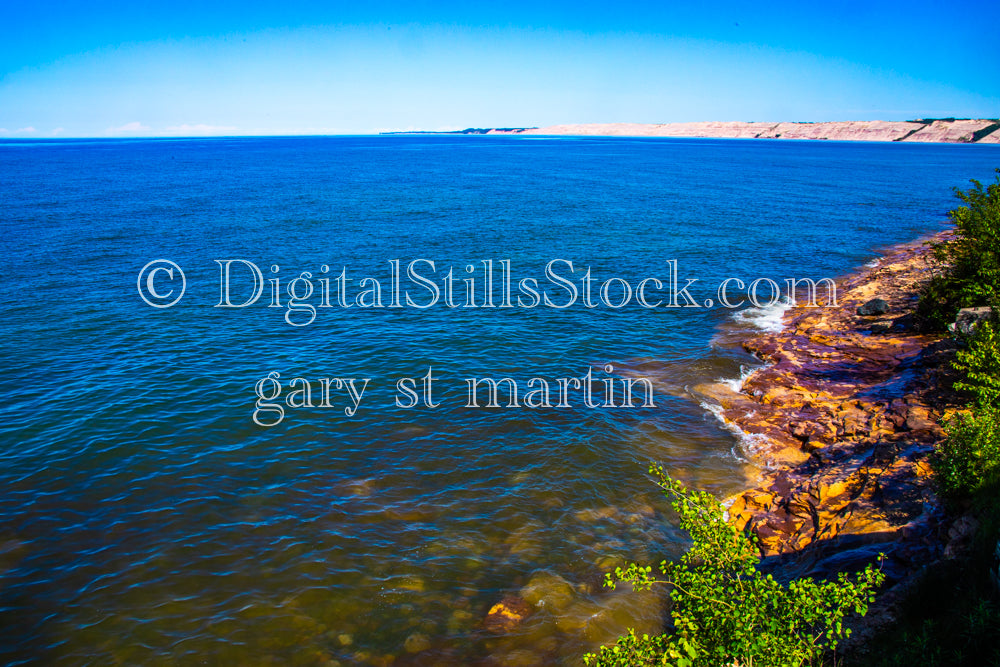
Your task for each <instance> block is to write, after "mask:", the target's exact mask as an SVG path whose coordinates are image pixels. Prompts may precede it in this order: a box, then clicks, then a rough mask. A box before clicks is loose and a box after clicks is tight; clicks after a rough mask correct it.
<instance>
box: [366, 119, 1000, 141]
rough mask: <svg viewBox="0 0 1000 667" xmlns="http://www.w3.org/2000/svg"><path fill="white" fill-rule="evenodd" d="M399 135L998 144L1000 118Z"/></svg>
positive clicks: (625, 125) (594, 125)
mask: <svg viewBox="0 0 1000 667" xmlns="http://www.w3.org/2000/svg"><path fill="white" fill-rule="evenodd" d="M381 134H385V135H397V134H489V135H495V134H505V135H521V134H527V135H549V136H595V137H598V136H599V137H691V138H719V139H812V140H819V141H822V140H830V141H906V142H920V143H955V144H1000V119H995V118H985V119H968V118H964V119H963V118H923V119H917V120H907V121H885V120H872V121H860V120H851V121H832V122H822V123H786V122H778V123H769V122H740V121H732V122H715V121H712V122H700V123H587V124H580V125H549V126H547V127H496V128H479V127H470V128H467V129H464V130H455V131H452V132H433V131H417V132H382V133H381Z"/></svg>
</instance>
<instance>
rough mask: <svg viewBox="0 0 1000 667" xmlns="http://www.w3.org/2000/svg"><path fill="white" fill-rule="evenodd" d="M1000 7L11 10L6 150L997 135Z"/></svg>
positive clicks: (2, 119) (448, 5) (409, 4)
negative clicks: (698, 123) (569, 131)
mask: <svg viewBox="0 0 1000 667" xmlns="http://www.w3.org/2000/svg"><path fill="white" fill-rule="evenodd" d="M998 29H1000V2H998V1H997V0H990V1H980V0H973V1H971V2H966V3H931V2H922V1H920V0H916V1H913V0H911V1H908V2H894V3H887V2H879V1H877V0H875V1H873V2H842V3H827V4H822V5H820V4H816V3H805V2H796V3H787V4H770V5H768V4H762V3H751V2H728V1H721V2H714V3H711V4H710V5H709V4H702V3H696V2H691V1H689V2H685V3H679V4H674V3H671V2H669V1H667V0H661V1H660V2H656V3H650V4H639V3H635V4H627V3H617V2H608V1H604V2H600V3H591V2H586V1H580V2H554V3H552V2H550V3H545V2H523V1H521V0H514V1H513V2H507V3H495V4H479V5H473V4H472V3H469V2H433V3H431V2H421V1H419V0H407V1H383V0H375V1H370V2H352V3H346V4H339V3H336V2H296V1H295V0H269V1H268V2H266V3H265V2H255V1H254V0H247V1H246V2H228V1H224V2H214V3H211V2H206V3H201V2H197V3H196V2H188V1H187V0H178V1H176V2H157V3H147V2H130V3H124V2H114V3H111V2H105V1H103V0H87V1H69V2H45V1H44V0H41V1H39V2H9V3H5V4H4V6H3V9H2V20H0V137H3V136H6V137H50V136H66V137H80V136H169V135H175V136H176V135H200V134H228V135H232V134H347V133H371V132H378V131H382V130H405V129H431V130H435V129H438V130H439V129H460V128H464V127H524V126H542V125H550V124H556V123H583V122H645V123H655V122H671V121H695V120H747V121H749V120H760V121H824V120H870V119H884V120H906V119H909V118H917V117H942V116H957V117H973V118H984V117H993V118H995V117H997V116H1000V69H998V66H1000V37H998V36H997V35H998V32H997V31H998Z"/></svg>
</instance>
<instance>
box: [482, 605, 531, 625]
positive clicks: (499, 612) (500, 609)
mask: <svg viewBox="0 0 1000 667" xmlns="http://www.w3.org/2000/svg"><path fill="white" fill-rule="evenodd" d="M529 615H531V605H529V604H528V603H527V602H525V601H524V600H523V599H521V598H519V597H516V596H513V595H508V596H507V597H505V598H504V599H502V600H501V601H500V602H498V603H496V604H495V605H493V606H492V607H490V610H489V612H487V614H486V619H485V620H484V621H483V627H485V628H486V629H487V630H489V631H490V632H495V633H497V634H504V633H507V632H510V631H511V630H513V629H514V628H516V627H517V626H519V625H520V624H521V623H522V622H523V621H524V619H526V618H527V617H528V616H529Z"/></svg>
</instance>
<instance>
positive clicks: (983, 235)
mask: <svg viewBox="0 0 1000 667" xmlns="http://www.w3.org/2000/svg"><path fill="white" fill-rule="evenodd" d="M996 172H997V174H998V176H997V177H996V181H995V182H994V183H990V184H989V185H988V186H986V187H985V188H984V187H983V184H982V183H980V182H979V181H977V180H973V181H972V187H971V188H969V190H967V191H965V192H962V191H961V190H959V189H958V188H956V189H955V195H956V196H957V197H958V198H959V199H961V200H962V201H963V202H964V203H965V206H959V207H958V208H956V209H954V210H952V211H950V212H949V213H948V217H949V218H951V220H952V221H953V222H954V223H955V227H956V233H957V238H955V239H954V240H952V241H945V242H943V243H938V244H935V245H934V256H935V258H936V259H937V260H938V261H939V262H941V263H942V265H943V267H944V268H943V270H942V272H941V273H939V274H938V275H936V276H934V277H933V278H932V279H931V281H930V283H929V284H928V285H927V288H926V290H925V291H924V294H923V295H922V296H921V299H920V303H919V305H918V307H917V317H918V318H919V319H920V320H921V321H922V322H923V323H924V325H925V326H926V327H927V328H930V329H936V330H944V328H945V327H946V326H947V325H948V324H950V323H951V322H953V321H954V320H955V315H956V313H958V311H959V309H961V308H971V307H975V306H994V308H996V307H997V306H998V305H1000V169H997V170H996Z"/></svg>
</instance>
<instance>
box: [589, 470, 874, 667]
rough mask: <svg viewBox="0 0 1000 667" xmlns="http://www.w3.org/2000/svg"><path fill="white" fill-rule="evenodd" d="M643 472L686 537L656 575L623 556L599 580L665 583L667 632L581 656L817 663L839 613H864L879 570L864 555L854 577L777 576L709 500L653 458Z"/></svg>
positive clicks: (629, 661)
mask: <svg viewBox="0 0 1000 667" xmlns="http://www.w3.org/2000/svg"><path fill="white" fill-rule="evenodd" d="M649 472H650V474H652V475H654V476H655V477H656V478H657V480H658V484H659V486H660V488H662V489H663V492H664V494H665V495H666V496H667V497H668V498H669V499H670V501H671V505H672V506H673V508H674V510H676V511H677V513H678V514H679V515H680V525H681V528H683V529H684V530H687V531H688V532H689V533H690V535H691V538H692V540H693V542H694V544H693V545H692V546H691V548H690V549H689V550H688V552H687V553H686V554H685V555H684V556H683V557H681V559H680V560H679V561H677V562H675V563H667V562H666V561H663V562H662V563H660V567H659V569H660V572H661V573H662V574H664V575H665V576H666V579H664V580H657V579H654V578H653V575H652V567H649V566H647V567H641V566H639V565H635V564H632V565H629V566H628V567H627V568H625V569H622V568H618V569H616V571H615V575H614V576H612V575H611V574H608V576H607V581H606V582H605V584H606V585H608V586H610V587H612V588H614V586H615V584H616V583H619V582H629V583H631V584H632V585H633V587H634V588H635V589H638V590H644V589H647V588H649V587H650V586H653V585H654V584H662V583H666V584H668V585H670V587H671V592H670V597H671V600H672V602H673V607H672V609H671V616H672V620H673V623H672V625H673V628H672V630H673V632H671V633H669V634H663V635H659V636H655V637H650V636H649V635H643V636H641V637H640V636H638V635H637V634H636V633H635V632H634V631H630V632H629V634H628V635H625V636H623V637H620V638H619V640H618V642H617V644H615V645H614V646H604V647H601V649H600V651H599V652H598V653H597V654H588V655H587V656H585V657H584V662H585V663H586V664H587V665H591V664H592V665H598V666H612V665H615V666H624V665H674V666H677V667H688V666H690V667H696V666H706V667H707V666H711V667H714V666H716V665H719V666H722V665H726V666H727V667H728V666H731V665H734V664H737V665H757V666H759V667H768V666H777V665H796V666H797V665H812V664H819V663H820V661H821V660H822V658H823V656H824V654H825V653H826V652H827V651H828V650H831V649H835V648H836V646H837V643H838V641H839V640H840V639H841V638H842V637H844V636H845V635H848V634H850V630H849V629H847V628H844V626H843V619H844V617H845V616H846V615H847V614H848V613H850V612H852V611H853V612H856V613H859V614H862V615H864V614H865V613H866V611H867V609H868V605H869V604H870V603H871V602H872V600H873V599H874V596H875V589H876V588H877V587H878V586H879V585H881V583H882V581H883V579H884V575H883V574H882V572H881V571H880V570H879V569H877V568H875V567H874V566H873V565H869V566H868V567H867V568H866V569H865V570H864V571H863V572H861V573H859V574H857V575H856V577H854V578H851V577H848V576H847V575H846V574H844V573H841V574H839V575H838V576H837V580H836V581H827V582H818V581H815V580H813V579H809V578H803V579H797V580H795V581H793V582H791V583H790V584H788V586H782V585H781V584H780V583H779V582H777V581H775V579H774V578H773V577H772V576H771V575H769V574H768V575H765V574H762V573H761V572H760V571H758V570H757V565H758V563H759V562H760V556H759V554H758V550H757V547H756V546H755V544H754V543H753V542H752V541H751V539H750V538H749V537H748V536H747V535H745V534H744V533H743V532H741V531H739V530H737V529H736V528H735V527H734V526H732V525H731V524H729V523H728V522H726V520H725V518H724V514H723V510H722V506H721V505H720V504H719V502H718V500H716V499H715V498H714V497H713V496H712V495H711V494H709V493H704V492H698V491H690V490H688V489H686V488H684V486H683V485H682V484H681V483H680V482H678V481H676V480H674V479H671V478H670V477H668V476H667V475H666V474H665V473H664V472H663V469H662V468H661V467H660V466H651V467H650V469H649Z"/></svg>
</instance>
